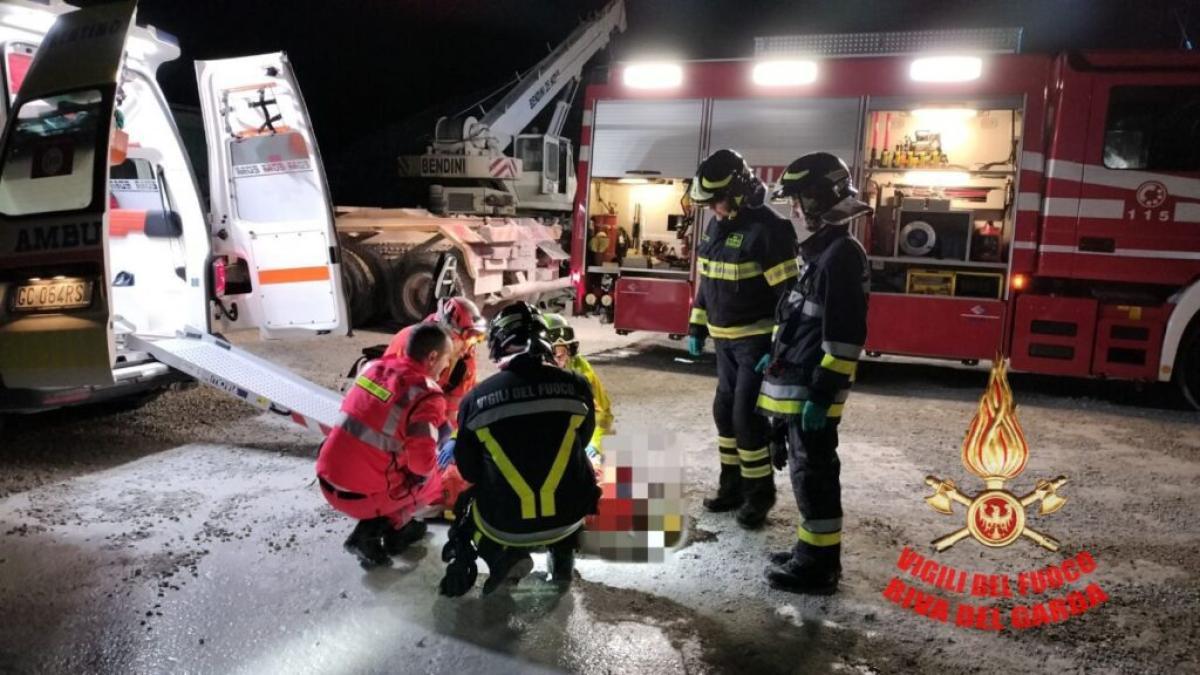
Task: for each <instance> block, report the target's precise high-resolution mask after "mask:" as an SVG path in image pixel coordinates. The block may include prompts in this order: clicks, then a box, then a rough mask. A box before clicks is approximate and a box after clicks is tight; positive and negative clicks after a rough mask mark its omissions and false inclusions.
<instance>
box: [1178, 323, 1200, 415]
mask: <svg viewBox="0 0 1200 675" xmlns="http://www.w3.org/2000/svg"><path fill="white" fill-rule="evenodd" d="M1175 384H1176V385H1177V386H1178V387H1179V392H1180V393H1181V394H1183V398H1184V400H1186V401H1187V403H1188V405H1190V406H1191V407H1192V408H1193V409H1196V410H1200V323H1197V322H1194V321H1193V322H1192V326H1191V327H1190V328H1188V331H1187V333H1185V334H1184V338H1183V341H1182V342H1181V343H1180V345H1179V356H1177V357H1176V358H1175Z"/></svg>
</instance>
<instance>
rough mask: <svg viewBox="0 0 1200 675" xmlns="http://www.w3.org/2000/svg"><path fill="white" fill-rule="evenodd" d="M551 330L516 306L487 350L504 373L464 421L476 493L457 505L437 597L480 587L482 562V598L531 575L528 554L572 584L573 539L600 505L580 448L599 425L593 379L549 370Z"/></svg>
mask: <svg viewBox="0 0 1200 675" xmlns="http://www.w3.org/2000/svg"><path fill="white" fill-rule="evenodd" d="M546 332H547V331H546V324H545V321H544V320H543V319H542V316H541V315H540V314H539V313H538V311H537V310H536V309H534V308H533V307H531V306H529V305H527V304H525V303H523V302H518V303H516V304H514V305H510V306H508V307H506V308H504V310H502V311H501V312H500V314H499V315H498V316H497V317H496V319H495V320H494V321H493V322H492V326H491V329H490V330H489V332H488V349H489V352H490V355H491V358H492V360H494V361H496V362H497V363H498V364H499V366H500V372H499V373H497V374H496V375H493V376H492V377H490V378H488V379H487V380H485V381H484V382H482V383H480V385H479V386H478V387H476V388H475V389H474V390H473V391H472V392H471V394H470V395H469V396H468V397H467V399H466V400H465V401H464V403H463V407H462V411H461V412H460V413H459V435H458V448H457V449H456V450H455V458H456V460H457V461H458V467H459V470H460V471H461V472H462V475H463V478H465V479H467V480H468V481H470V482H471V483H472V484H473V487H472V488H471V489H470V490H469V491H467V492H466V493H464V495H463V499H461V500H460V501H459V503H458V505H457V506H456V516H457V519H456V522H455V524H454V526H453V527H452V528H451V532H450V535H449V541H448V542H447V543H446V547H445V548H444V549H443V551H442V559H443V560H444V561H446V562H447V563H448V565H447V566H446V575H445V577H444V578H443V579H442V582H441V586H440V588H441V592H442V593H443V594H444V595H448V596H451V597H455V596H459V595H463V594H464V593H466V592H467V591H468V590H470V589H471V587H472V586H474V584H475V576H476V567H475V559H476V557H480V558H483V560H484V562H486V563H487V566H488V573H489V577H488V580H487V582H486V583H485V584H484V586H483V593H484V594H485V595H487V594H489V593H491V592H493V591H494V590H496V589H497V588H499V587H500V586H501V585H503V584H504V583H505V582H506V581H507V582H510V583H516V582H517V581H519V580H520V579H521V578H522V577H524V576H526V575H527V574H529V572H530V571H531V570H532V568H533V561H532V559H531V558H530V556H529V551H530V550H531V549H534V548H540V547H547V548H548V550H549V555H548V562H549V568H550V569H549V571H550V579H551V581H553V582H556V583H557V584H559V585H561V586H565V585H566V584H569V583H570V581H571V575H572V572H573V570H574V565H575V548H576V538H577V534H578V532H579V530H580V528H581V527H582V526H583V519H584V517H585V516H586V515H588V514H589V513H595V511H596V505H597V502H598V500H599V498H600V488H598V487H597V486H596V475H595V473H594V471H593V469H592V464H591V462H589V461H588V457H587V454H586V453H585V452H584V448H585V447H586V446H587V443H588V439H590V438H591V437H592V433H593V431H594V429H595V426H596V415H595V411H594V410H593V408H592V405H593V404H592V401H593V397H592V391H591V388H590V387H589V386H588V383H587V380H585V379H584V378H583V377H582V376H580V375H578V374H576V373H573V372H571V371H569V370H564V369H561V368H557V367H555V366H554V365H553V361H552V359H553V349H552V348H551V346H550V342H549V341H548V340H547V336H546Z"/></svg>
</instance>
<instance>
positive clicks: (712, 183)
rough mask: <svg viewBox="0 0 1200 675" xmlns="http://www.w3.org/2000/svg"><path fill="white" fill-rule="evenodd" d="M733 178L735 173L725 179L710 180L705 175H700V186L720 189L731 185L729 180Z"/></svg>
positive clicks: (706, 188)
mask: <svg viewBox="0 0 1200 675" xmlns="http://www.w3.org/2000/svg"><path fill="white" fill-rule="evenodd" d="M731 180H733V174H729V175H728V176H726V177H725V178H724V179H723V180H709V179H707V178H705V177H704V176H701V177H700V186H701V187H703V188H704V189H705V190H718V189H720V188H723V187H725V186H726V185H729V181H731Z"/></svg>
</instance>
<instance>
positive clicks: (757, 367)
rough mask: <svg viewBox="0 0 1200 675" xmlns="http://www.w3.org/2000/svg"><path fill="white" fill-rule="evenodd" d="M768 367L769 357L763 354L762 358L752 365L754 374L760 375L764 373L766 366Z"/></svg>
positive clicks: (769, 363)
mask: <svg viewBox="0 0 1200 675" xmlns="http://www.w3.org/2000/svg"><path fill="white" fill-rule="evenodd" d="M769 365H771V355H770V354H763V357H762V358H761V359H759V360H758V363H756V364H754V372H756V373H759V374H760V375H761V374H762V373H765V372H766V370H767V366H769Z"/></svg>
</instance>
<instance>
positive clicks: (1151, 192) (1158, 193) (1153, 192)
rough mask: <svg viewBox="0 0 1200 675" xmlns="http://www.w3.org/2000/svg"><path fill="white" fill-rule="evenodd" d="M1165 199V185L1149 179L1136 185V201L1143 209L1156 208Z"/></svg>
mask: <svg viewBox="0 0 1200 675" xmlns="http://www.w3.org/2000/svg"><path fill="white" fill-rule="evenodd" d="M1165 201H1167V186H1166V185H1163V184H1162V183H1160V182H1158V181H1156V180H1151V181H1146V182H1145V183H1142V184H1141V185H1139V186H1138V189H1137V203H1138V204H1141V206H1142V208H1144V209H1156V208H1158V207H1160V206H1162V205H1163V202H1165Z"/></svg>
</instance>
